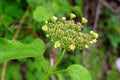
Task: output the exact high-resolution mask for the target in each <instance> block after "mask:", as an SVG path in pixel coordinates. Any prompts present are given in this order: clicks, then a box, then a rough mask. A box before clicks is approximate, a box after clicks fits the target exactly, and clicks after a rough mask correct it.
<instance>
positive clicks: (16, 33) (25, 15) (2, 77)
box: [1, 7, 29, 80]
mask: <svg viewBox="0 0 120 80" xmlns="http://www.w3.org/2000/svg"><path fill="white" fill-rule="evenodd" d="M28 10H29V7H28V8H27V10H26V12H25V13H24V15H23V17H22V18H21V20H20V23H19V25H18V28H17V30H16V32H15V34H14V37H13V39H17V37H18V34H19V32H20V30H21V28H22V24H23V22H24V21H25V19H26V17H27V13H28ZM6 67H7V62H5V63H4V64H3V67H2V75H1V80H5V72H6Z"/></svg>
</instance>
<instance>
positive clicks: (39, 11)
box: [33, 6, 53, 21]
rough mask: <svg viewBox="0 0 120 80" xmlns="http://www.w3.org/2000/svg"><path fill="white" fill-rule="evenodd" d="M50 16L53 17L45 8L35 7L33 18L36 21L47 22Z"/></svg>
mask: <svg viewBox="0 0 120 80" xmlns="http://www.w3.org/2000/svg"><path fill="white" fill-rule="evenodd" d="M52 16H53V13H52V12H50V10H48V9H47V8H45V7H42V6H39V7H37V8H36V9H35V10H34V12H33V18H34V19H35V20H36V21H45V20H49V19H50V18H51V17H52Z"/></svg>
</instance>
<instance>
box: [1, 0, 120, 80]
mask: <svg viewBox="0 0 120 80" xmlns="http://www.w3.org/2000/svg"><path fill="white" fill-rule="evenodd" d="M104 1H107V2H108V3H109V4H111V5H113V6H114V8H116V7H117V6H119V1H118V0H104ZM116 2H117V3H116ZM101 4H102V3H101ZM96 6H98V5H97V1H96V0H92V1H88V0H0V79H1V73H2V66H3V62H5V61H7V62H8V64H7V68H6V73H5V80H91V77H92V80H120V76H119V75H120V73H119V72H118V71H117V69H116V65H115V61H116V59H117V58H118V57H120V55H119V52H120V37H119V36H120V29H119V26H120V23H119V22H120V16H119V14H117V15H116V14H115V13H113V12H111V11H110V10H109V8H107V7H106V6H104V8H101V10H100V15H99V20H98V27H97V30H96V31H97V33H99V39H98V42H97V43H96V44H95V45H91V46H89V48H88V49H85V50H79V49H78V48H75V45H72V47H71V46H70V49H73V50H74V51H69V50H68V51H66V54H64V53H65V52H64V50H63V49H59V50H58V49H54V48H53V46H54V43H55V42H54V41H53V42H51V41H50V38H48V37H47V36H46V35H47V32H43V31H42V26H43V25H44V22H46V20H47V21H48V22H51V21H52V20H51V17H53V16H56V17H57V20H58V22H61V17H66V18H63V19H65V20H69V19H70V17H69V14H70V13H74V14H76V17H75V18H74V19H73V21H74V23H75V24H76V23H77V22H82V20H81V17H82V16H85V17H86V18H87V19H88V24H87V25H88V26H86V24H83V25H85V26H86V27H84V29H82V30H81V31H82V32H83V33H84V32H88V33H89V32H90V30H92V28H93V27H92V26H93V24H94V19H95V15H96V13H95V10H96ZM25 15H26V18H25V20H23V22H22V23H21V20H22V18H24V16H25ZM62 23H63V21H62ZM52 24H54V25H55V23H53V22H52ZM19 25H21V26H22V28H21V30H20V32H19V35H18V38H17V40H12V39H13V36H14V34H15V33H16V30H17V28H18V26H19ZM48 25H49V24H47V26H48ZM35 38H37V39H35ZM38 38H39V39H38ZM53 38H54V37H53ZM43 42H44V43H43ZM45 45H46V46H45ZM57 45H58V44H57ZM45 50H46V51H45ZM31 53H32V54H31ZM52 53H54V55H55V57H54V56H52V57H51V56H50V55H51V54H52ZM16 55H17V56H16ZM63 55H64V56H63ZM11 59H12V60H11ZM51 59H57V63H56V64H55V66H52V67H51V62H50V61H52V60H51ZM83 66H84V67H85V68H84V67H83ZM90 75H91V77H90Z"/></svg>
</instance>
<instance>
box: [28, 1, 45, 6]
mask: <svg viewBox="0 0 120 80" xmlns="http://www.w3.org/2000/svg"><path fill="white" fill-rule="evenodd" d="M27 3H28V4H29V5H30V6H31V7H37V6H40V5H44V4H46V1H45V0H27Z"/></svg>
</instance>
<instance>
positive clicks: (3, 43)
mask: <svg viewBox="0 0 120 80" xmlns="http://www.w3.org/2000/svg"><path fill="white" fill-rule="evenodd" d="M44 51H45V45H44V43H43V41H42V40H40V39H35V40H34V41H33V42H32V43H29V44H23V43H20V42H19V41H16V40H7V39H4V38H0V63H2V62H5V61H8V60H11V59H19V58H26V57H42V55H43V53H44Z"/></svg>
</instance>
